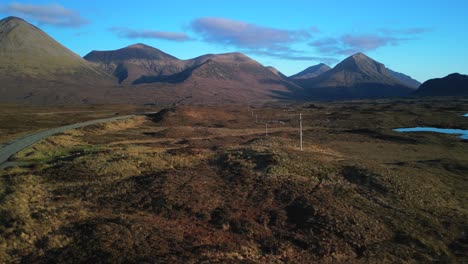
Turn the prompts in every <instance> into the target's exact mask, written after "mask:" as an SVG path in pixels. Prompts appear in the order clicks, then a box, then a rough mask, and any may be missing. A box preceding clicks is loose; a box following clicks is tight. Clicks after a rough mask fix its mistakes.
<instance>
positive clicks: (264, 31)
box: [190, 17, 331, 61]
mask: <svg viewBox="0 0 468 264" xmlns="http://www.w3.org/2000/svg"><path fill="white" fill-rule="evenodd" d="M190 28H191V29H192V30H193V31H194V32H195V33H197V34H198V35H200V37H201V39H202V40H203V41H205V42H208V43H214V44H219V45H226V46H233V47H236V48H239V49H242V50H243V51H244V52H245V53H249V54H256V55H260V56H269V57H275V58H280V59H287V60H305V61H309V60H314V61H315V60H321V59H322V58H317V57H310V56H305V55H303V52H301V51H296V50H293V49H292V48H291V47H290V45H291V44H295V43H300V42H304V41H307V40H309V39H311V38H312V34H313V33H318V32H320V30H319V29H318V28H316V27H313V26H312V27H309V28H308V29H307V30H285V29H278V28H273V27H267V26H260V25H256V24H253V23H247V22H243V21H236V20H231V19H226V18H220V17H202V18H198V19H195V20H193V21H192V22H191V24H190ZM330 60H331V59H330Z"/></svg>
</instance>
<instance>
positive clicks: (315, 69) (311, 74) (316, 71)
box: [289, 63, 331, 79]
mask: <svg viewBox="0 0 468 264" xmlns="http://www.w3.org/2000/svg"><path fill="white" fill-rule="evenodd" d="M329 70H331V68H330V66H328V65H326V64H324V63H320V64H317V65H314V66H310V67H309V68H307V69H305V70H303V71H301V72H299V73H296V74H294V75H292V76H289V78H291V79H311V78H315V77H317V76H319V75H322V74H323V73H325V72H327V71H329Z"/></svg>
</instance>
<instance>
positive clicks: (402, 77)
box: [387, 68, 421, 89]
mask: <svg viewBox="0 0 468 264" xmlns="http://www.w3.org/2000/svg"><path fill="white" fill-rule="evenodd" d="M387 71H388V73H389V74H390V75H391V76H393V78H395V79H397V80H399V81H400V82H401V83H403V84H404V85H406V86H408V87H410V88H413V89H418V88H419V86H421V83H420V82H418V81H417V80H415V79H413V78H411V76H408V75H406V74H403V73H401V72H396V71H392V70H391V69H389V68H387Z"/></svg>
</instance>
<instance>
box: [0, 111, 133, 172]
mask: <svg viewBox="0 0 468 264" xmlns="http://www.w3.org/2000/svg"><path fill="white" fill-rule="evenodd" d="M132 117H135V115H126V116H116V117H110V118H103V119H96V120H90V121H86V122H82V123H76V124H71V125H66V126H62V127H56V128H51V129H48V130H45V131H41V132H38V133H34V134H31V135H28V136H25V137H22V138H18V139H15V140H14V141H12V142H10V143H8V144H7V145H5V146H3V147H0V169H3V168H5V167H7V161H8V159H9V158H10V157H11V156H13V155H15V154H16V153H18V152H19V151H21V150H23V149H25V148H27V147H29V146H31V145H33V144H34V143H36V142H38V141H39V140H41V139H44V138H46V137H50V136H52V135H55V134H58V133H62V132H64V131H66V130H70V129H76V128H80V127H84V126H89V125H94V124H100V123H105V122H110V121H116V120H121V119H128V118H132Z"/></svg>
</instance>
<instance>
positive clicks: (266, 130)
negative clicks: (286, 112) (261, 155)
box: [265, 123, 268, 137]
mask: <svg viewBox="0 0 468 264" xmlns="http://www.w3.org/2000/svg"><path fill="white" fill-rule="evenodd" d="M265 136H266V137H268V123H265Z"/></svg>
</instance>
